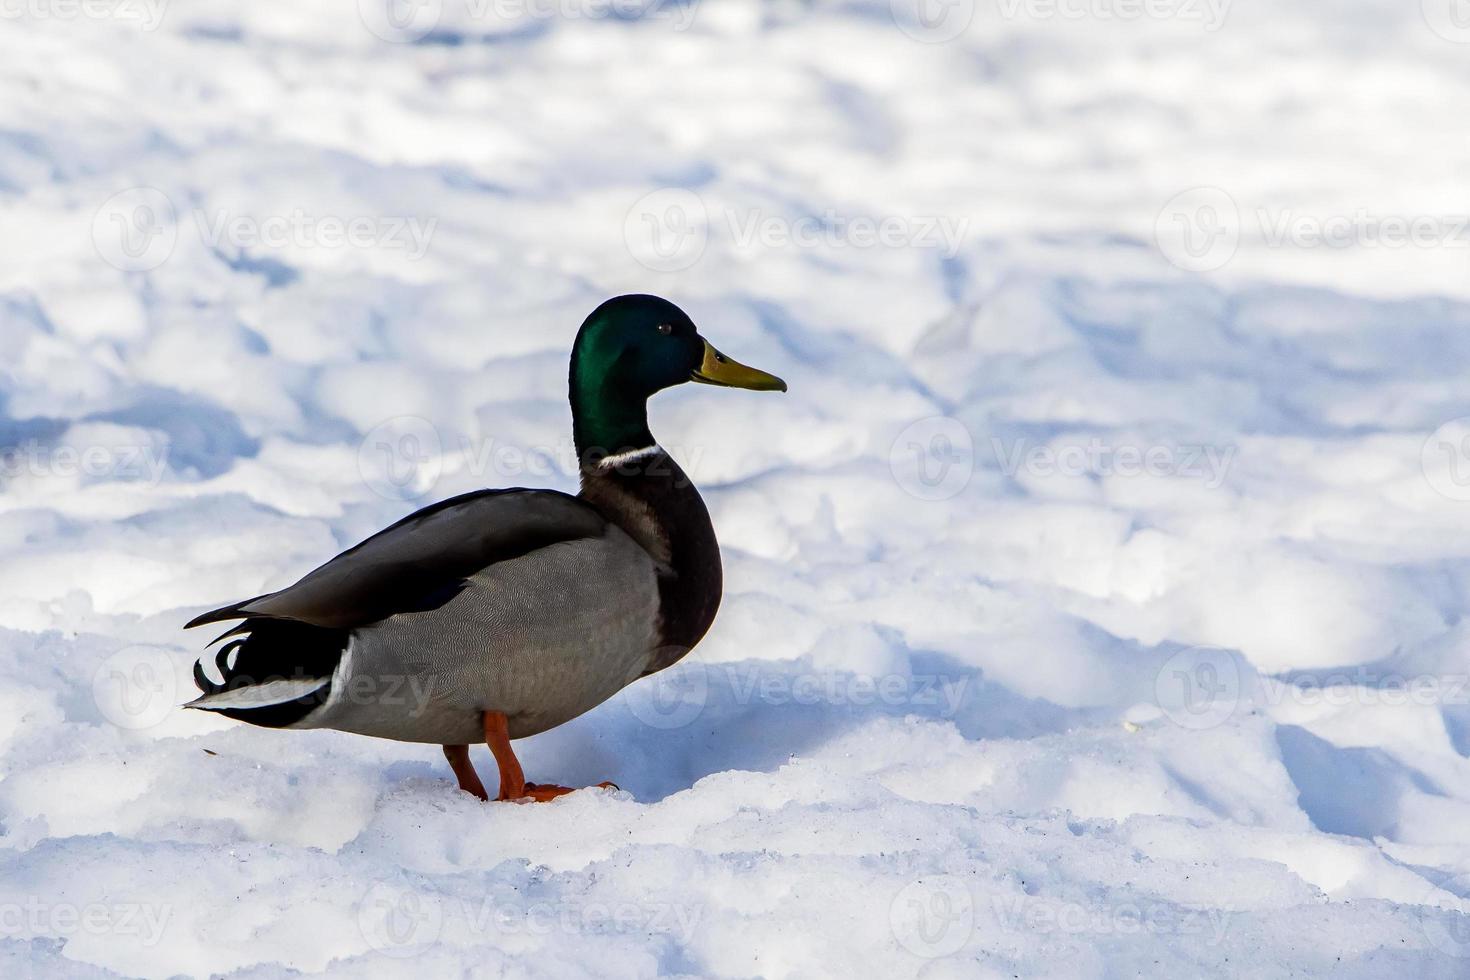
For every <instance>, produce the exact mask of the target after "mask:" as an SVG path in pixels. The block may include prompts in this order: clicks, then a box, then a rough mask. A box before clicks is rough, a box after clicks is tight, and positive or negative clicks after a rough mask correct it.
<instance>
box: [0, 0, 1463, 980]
mask: <svg viewBox="0 0 1470 980" xmlns="http://www.w3.org/2000/svg"><path fill="white" fill-rule="evenodd" d="M356 6H357V8H358V9H356V10H354V9H353V4H348V3H339V4H325V3H289V2H286V0H270V2H266V0H255V2H250V3H246V2H242V0H217V2H213V3H210V4H188V3H182V2H180V3H174V4H168V3H165V2H164V0H98V2H95V3H92V2H88V3H83V4H67V3H63V2H61V0H51V2H44V3H43V2H40V0H24V2H17V3H13V4H8V5H4V6H3V7H0V17H3V19H4V21H5V23H4V27H3V30H4V34H3V40H0V45H3V57H0V91H3V93H4V97H3V98H0V364H3V365H4V367H3V369H0V442H3V445H4V446H5V447H6V450H5V452H4V453H3V454H0V555H3V559H4V560H3V561H0V973H3V974H4V975H5V976H27V977H68V978H70V977H94V976H95V977H110V976H117V975H122V976H142V977H168V976H174V975H180V974H187V975H209V974H216V975H219V974H226V975H231V976H236V977H247V978H256V977H278V976H285V975H297V974H315V973H327V974H330V975H333V976H342V977H396V976H401V975H403V973H404V972H405V971H408V970H413V971H416V972H419V973H421V974H422V975H425V976H443V975H465V976H502V975H505V976H515V977H569V976H655V975H658V976H679V975H687V976H701V977H704V976H711V977H751V976H764V977H771V978H781V977H807V976H848V975H857V976H883V977H909V976H916V977H917V976H922V977H925V978H929V980H938V978H947V977H966V978H975V977H1013V976H1024V977H1048V978H1050V977H1054V978H1094V977H1096V978H1105V977H1106V978H1111V977H1123V976H1169V977H1186V976H1188V977H1195V976H1199V977H1231V976H1252V977H1256V976H1259V977H1286V976H1327V975H1331V976H1335V977H1354V978H1399V977H1405V976H1416V977H1426V978H1434V977H1445V978H1449V977H1463V976H1466V975H1470V918H1467V915H1470V838H1467V837H1466V833H1465V827H1466V826H1467V825H1470V789H1467V786H1470V631H1467V628H1466V626H1465V625H1464V624H1463V623H1462V621H1461V619H1462V611H1463V610H1464V609H1465V608H1466V607H1467V604H1470V521H1467V520H1466V515H1467V513H1470V512H1467V509H1466V508H1467V505H1470V448H1467V447H1470V389H1467V387H1466V382H1465V379H1466V377H1467V376H1470V375H1467V372H1470V276H1467V275H1466V269H1467V266H1466V262H1467V254H1470V232H1467V231H1466V228H1467V222H1466V220H1465V218H1464V217H1463V215H1464V214H1465V198H1464V195H1463V184H1464V175H1465V173H1466V171H1467V168H1470V144H1467V143H1466V141H1465V139H1464V127H1463V124H1462V122H1461V119H1462V116H1463V113H1462V112H1461V111H1459V107H1460V106H1463V104H1464V103H1465V100H1466V98H1467V97H1470V67H1467V66H1470V61H1467V60H1466V54H1467V50H1470V49H1467V47H1466V42H1470V31H1467V30H1466V29H1465V28H1464V25H1463V23H1462V21H1461V20H1457V19H1455V18H1454V17H1453V16H1451V13H1452V12H1447V10H1446V9H1444V8H1446V7H1448V6H1452V5H1450V4H1449V0H1444V2H1440V0H1424V2H1423V3H1422V4H1414V3H1409V4H1405V3H1403V2H1402V0H1356V2H1352V3H1346V4H1339V5H1337V6H1336V7H1334V8H1333V10H1332V12H1331V13H1330V14H1329V13H1327V12H1325V11H1323V10H1322V9H1321V7H1320V5H1318V4H1312V3H1309V2H1307V0H1277V2H1274V3H1265V2H1262V0H1239V2H1235V3H1229V2H1218V0H1217V2H1205V0H1198V2H1195V0H1151V2H1150V3H1148V4H1134V3H1129V2H1127V0H1062V2H1059V3H1047V2H1042V0H996V2H995V3H989V2H976V3H970V2H968V0H962V2H960V3H956V4H949V5H945V6H936V7H934V8H933V9H928V8H924V10H923V11H921V10H920V9H919V8H917V7H915V6H914V4H912V3H909V2H908V0H893V3H892V4H890V3H888V2H887V0H844V2H835V0H817V2H814V3H810V4H796V3H789V2H782V0H766V2H757V0H702V2H690V3H672V2H669V3H661V4H655V3H651V2H644V3H616V4H615V3H611V2H607V3H599V2H596V0H556V2H540V3H533V2H525V3H521V2H513V0H502V2H498V3H489V2H488V0H442V2H439V0H430V2H427V3H423V4H418V5H401V6H395V7H393V8H391V9H389V8H387V7H383V6H379V5H377V4H376V0H362V2H361V3H358V4H357V5H356ZM925 11H927V14H926V16H923V17H921V16H918V14H919V13H923V12H925ZM389 14H392V15H393V16H392V18H390V17H389ZM956 18H959V19H958V20H956ZM385 37H386V38H387V39H386V40H385V39H384V38H385ZM629 291H647V292H655V293H659V294H662V295H666V296H668V297H669V298H671V299H673V300H675V301H676V302H678V303H679V304H680V305H681V306H683V307H684V308H685V309H686V310H687V311H688V312H689V313H690V314H691V315H692V316H693V317H694V319H695V321H696V322H697V323H699V324H700V325H701V329H702V330H703V332H704V333H705V334H706V336H708V337H709V338H710V339H711V340H712V341H713V342H714V343H716V344H717V345H718V346H719V347H720V348H721V349H722V350H724V351H726V352H727V353H729V354H730V355H732V356H734V357H736V358H738V359H740V360H741V361H743V362H746V363H749V364H752V365H756V366H759V367H762V368H765V369H768V370H771V371H773V372H775V373H777V374H779V375H781V376H782V377H784V378H785V379H786V380H787V381H788V382H789V383H790V386H791V391H790V394H789V395H769V394H761V395H758V394H753V393H744V392H726V391H717V390H712V389H707V388H701V389H698V390H692V389H693V387H694V386H690V388H691V390H677V391H673V392H670V393H667V394H665V395H662V396H660V397H659V398H658V399H657V400H656V401H655V402H654V405H653V419H652V421H653V429H654V431H655V432H656V433H657V434H658V435H659V436H660V439H661V441H662V443H663V445H665V446H666V447H668V448H669V450H670V451H671V452H672V453H674V454H675V455H676V456H677V457H678V458H679V459H680V460H681V461H683V462H684V463H685V465H686V468H687V469H688V470H689V471H690V473H691V475H692V476H693V477H694V479H695V480H696V482H697V483H698V484H699V485H700V487H701V489H702V490H703V492H704V494H705V497H706V499H707V501H708V503H709V505H710V508H711V511H712V514H713V516H714V520H715V524H716V527H717V529H718V531H719V534H720V537H721V541H722V544H723V548H724V553H725V558H726V578H727V592H726V597H725V604H724V606H723V608H722V611H721V614H720V617H719V619H718V620H717V622H716V625H715V628H714V630H713V632H712V633H711V635H710V636H709V638H708V639H707V640H706V641H705V642H704V643H703V644H702V645H701V646H700V647H699V648H698V650H697V651H696V652H695V654H694V655H692V656H691V657H690V658H689V660H687V661H686V662H685V663H683V664H681V665H679V666H678V667H676V668H674V669H672V670H670V671H667V672H665V673H664V674H661V675H659V676H658V677H656V678H654V679H651V680H648V681H644V682H641V683H640V684H638V685H635V686H634V687H633V688H630V689H629V690H628V691H626V692H624V693H623V694H622V695H619V696H618V697H617V698H615V699H613V700H612V701H610V702H609V703H607V704H605V705H603V706H602V707H601V708H599V709H597V710H596V711H593V712H591V713H589V714H587V715H585V716H584V717H582V718H579V719H577V720H576V721H574V722H572V723H570V724H568V725H566V726H563V727H562V728H559V729H556V730H554V731H551V732H548V733H545V734H543V735H540V736H537V737H535V738H533V739H529V740H525V741H523V742H522V743H520V744H519V746H518V749H519V751H520V753H521V756H522V760H523V762H524V764H525V768H526V771H527V773H528V775H529V777H530V778H532V779H534V780H541V781H548V782H549V781H556V782H562V783H566V784H570V785H582V784H592V783H596V782H598V781H601V780H604V779H607V780H612V781H614V782H616V783H617V784H618V785H619V786H620V787H621V791H619V792H609V791H589V792H583V793H577V794H573V795H572V796H569V797H566V798H564V799H561V800H559V801H556V802H554V803H551V804H547V805H542V806H534V807H532V806H514V805H484V804H481V803H479V802H477V801H476V800H474V799H472V798H471V797H469V796H468V795H466V794H463V793H461V792H459V791H458V790H457V789H456V788H455V787H454V784H453V782H452V780H451V778H450V774H449V772H448V767H447V765H446V764H445V762H444V760H443V758H442V756H441V754H440V752H439V750H438V749H437V748H436V747H433V746H419V745H405V744H397V743H390V742H379V741H374V740H370V739H365V738H360V737H356V736H350V735H344V734H337V733H329V732H305V733H290V732H285V733H283V732H274V731H268V730H261V729H255V728H251V727H249V726H243V725H238V724H235V723H233V722H229V721H227V720H224V719H221V718H217V717H211V716H206V715H204V714H202V713H195V712H183V711H179V710H177V707H176V706H177V705H178V704H179V703H181V702H182V701H184V700H186V699H187V698H188V697H190V696H191V692H192V685H191V683H190V680H189V670H190V668H191V666H192V662H193V658H194V657H195V656H197V654H198V651H199V648H200V645H201V644H202V642H203V641H204V640H205V639H207V637H202V636H200V637H196V636H193V635H186V634H184V633H182V632H181V631H180V626H181V624H182V623H183V622H184V621H186V620H187V619H188V618H189V617H190V616H191V615H193V614H194V613H196V612H198V611H199V610H201V609H202V608H205V607H208V606H211V605H214V604H219V603H222V602H225V601H228V600H232V599H238V598H241V597H244V596H247V595H252V594H256V593H259V592H263V591H266V590H269V589H273V588H277V587H281V586H284V585H286V584H289V583H290V582H292V581H294V579H295V578H296V577H298V576H299V575H300V574H302V573H303V572H305V571H306V570H308V569H309V568H311V567H314V566H315V565H316V564H317V563H318V562H320V561H321V560H323V559H324V558H326V557H328V556H330V555H331V554H333V553H335V552H336V551H337V550H339V549H341V548H344V547H347V546H350V545H351V544H353V543H355V542H356V541H358V540H360V539H361V538H362V537H364V536H365V535H367V534H369V533H371V532H373V531H375V530H377V529H378V528H380V527H382V526H384V525H385V524H387V523H389V522H391V521H392V520H395V519H396V518H398V517H400V516H402V515H403V514H405V513H407V512H408V511H410V510H411V509H413V508H414V507H416V506H420V505H422V504H424V503H427V502H430V501H432V500H437V499H441V498H443V497H446V496H449V495H451V494H454V493H458V492H461V491H464V490H468V489H472V488H475V487H479V486H485V485H491V486H500V485H529V486H547V487H558V488H563V489H567V488H570V487H572V486H573V485H574V481H575V477H574V467H573V466H572V463H571V461H570V458H569V454H570V419H569V415H568V411H567V408H566V405H565V399H564V394H563V393H564V386H565V372H566V354H567V350H568V347H569V344H570V341H571V338H572V336H573V334H574V332H575V330H576V327H577V325H578V324H579V323H580V321H581V319H582V318H583V317H584V316H585V315H586V313H587V312H588V311H589V310H591V309H592V308H593V306H595V305H596V304H597V303H598V302H600V301H601V300H602V299H604V298H606V297H607V296H609V295H614V294H617V293H621V292H629ZM475 759H476V763H477V765H478V766H479V767H480V770H481V772H482V774H484V775H487V776H492V777H493V772H494V770H493V765H492V762H491V760H490V758H489V756H488V753H487V752H486V751H485V750H483V749H477V750H476V754H475Z"/></svg>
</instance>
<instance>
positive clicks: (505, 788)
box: [444, 711, 618, 803]
mask: <svg viewBox="0 0 1470 980" xmlns="http://www.w3.org/2000/svg"><path fill="white" fill-rule="evenodd" d="M485 744H486V745H488V746H489V747H490V751H491V753H493V754H494V756H495V763H496V765H498V766H499V767H500V792H499V794H497V795H496V797H495V799H497V800H501V801H505V800H516V801H531V802H534V803H545V802H546V801H547V800H554V799H556V798H557V797H558V796H565V795H566V794H568V793H573V792H576V788H575V787H571V786H554V785H552V784H550V783H528V782H526V775H525V773H524V772H522V771H521V763H520V760H519V759H517V758H516V754H515V752H514V751H513V750H512V749H511V747H510V723H509V722H508V721H507V720H506V717H505V713H504V712H502V711H487V712H485ZM444 751H445V753H446V754H447V753H448V751H449V747H448V746H446V747H445V749H444ZM450 764H451V765H453V760H452V759H451V760H450ZM457 772H458V770H456V773H457ZM597 785H598V786H599V787H601V788H603V789H617V788H618V787H617V786H615V785H613V784H612V783H598V784H597ZM460 786H464V783H463V781H461V782H460ZM480 798H481V799H485V798H486V797H483V796H482V797H480Z"/></svg>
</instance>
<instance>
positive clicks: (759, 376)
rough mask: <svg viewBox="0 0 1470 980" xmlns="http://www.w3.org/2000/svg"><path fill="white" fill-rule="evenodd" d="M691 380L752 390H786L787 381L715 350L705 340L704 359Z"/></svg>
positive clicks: (691, 376)
mask: <svg viewBox="0 0 1470 980" xmlns="http://www.w3.org/2000/svg"><path fill="white" fill-rule="evenodd" d="M689 380H691V381H698V382H699V383H700V384H706V385H720V386H721V387H723V388H749V389H750V390H752V391H785V390H786V382H784V381H782V380H781V379H780V378H778V377H776V376H775V375H774V374H767V373H766V372H764V371H760V370H757V369H755V368H753V367H746V366H745V365H744V364H741V363H740V362H739V361H736V360H732V359H731V358H728V357H726V356H725V355H724V354H721V353H720V352H719V351H717V350H715V349H714V347H713V346H711V345H710V342H709V341H708V340H706V341H705V342H704V361H703V363H701V364H700V365H699V367H697V368H695V370H694V373H693V374H691V375H690V376H689Z"/></svg>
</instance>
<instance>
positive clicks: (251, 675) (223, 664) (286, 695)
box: [185, 617, 351, 728]
mask: <svg viewBox="0 0 1470 980" xmlns="http://www.w3.org/2000/svg"><path fill="white" fill-rule="evenodd" d="M226 639H228V640H229V642H228V643H226V644H225V645H224V646H222V647H220V649H219V652H217V653H216V654H215V656H214V667H215V670H216V671H218V673H219V675H220V680H218V681H215V680H212V679H211V678H210V676H209V674H208V673H207V672H206V671H205V669H204V659H205V658H200V659H199V660H198V661H196V662H195V664H194V684H195V686H196V687H198V688H199V690H200V691H201V692H202V696H201V697H199V698H198V699H196V700H194V701H190V702H189V703H188V704H187V705H185V707H186V708H199V709H201V710H204V711H215V712H218V713H219V714H222V715H224V716H226V717H228V718H235V719H237V720H239V721H246V722H249V723H250V724H252V725H261V726H263V727H266V728H285V727H287V726H288V725H293V724H295V723H296V722H299V721H301V720H302V719H303V718H305V717H306V716H307V715H309V714H311V712H313V711H315V710H316V709H317V708H319V707H321V706H322V705H323V704H325V703H326V701H327V697H328V696H329V695H330V694H331V692H332V673H333V671H335V670H336V669H337V665H338V664H339V663H340V662H341V660H342V654H343V653H344V652H345V651H346V650H347V645H348V643H349V642H350V640H351V633H350V632H349V631H348V630H341V629H328V628H326V627H322V626H311V625H308V624H306V623H297V622H293V621H290V620H284V619H265V618H262V617H254V618H251V619H247V620H245V622H243V623H241V624H240V625H239V626H236V627H235V628H234V629H232V630H230V631H228V632H227V633H225V634H224V635H223V636H220V637H219V638H218V639H216V640H215V641H214V642H216V643H218V642H219V641H220V640H226Z"/></svg>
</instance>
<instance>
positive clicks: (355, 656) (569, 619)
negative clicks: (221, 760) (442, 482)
mask: <svg viewBox="0 0 1470 980" xmlns="http://www.w3.org/2000/svg"><path fill="white" fill-rule="evenodd" d="M686 381H696V382H700V383H702V384H711V385H721V386H724V387H727V388H749V389H753V390H757V391H785V390H786V383H785V382H784V381H782V380H781V379H780V378H777V377H775V376H774V375H770V374H767V373H765V372H764V371H758V370H756V369H755V368H750V367H746V366H745V365H743V364H739V363H737V362H736V361H733V360H731V359H730V358H728V357H726V356H725V355H724V354H721V353H720V352H719V351H717V350H716V349H715V348H714V347H712V346H711V345H710V344H709V342H708V341H706V340H705V339H704V338H703V337H701V336H700V335H699V331H698V329H697V328H696V327H695V326H694V323H693V322H692V321H691V320H690V319H689V317H688V316H687V315H685V313H684V311H683V310H681V309H679V308H678V307H677V306H675V305H674V304H673V303H670V302H669V301H667V300H664V299H660V298H658V297H656V296H642V295H635V296H619V297H617V298H615V299H610V300H608V301H607V302H605V303H603V304H602V305H601V306H599V307H598V308H597V309H595V310H593V311H592V314H591V315H590V316H588V317H587V319H586V321H585V322H583V324H582V327H581V329H580V330H579V331H578V333H577V339H576V342H575V343H574V344H573V346H572V357H571V371H570V398H571V407H572V434H573V440H574V442H575V445H576V450H577V456H578V460H579V465H580V470H581V490H580V492H578V493H577V494H576V495H572V494H567V493H562V492H559V491H556V490H527V489H524V488H516V489H508V490H479V491H475V492H473V493H467V494H463V495H461V496H458V497H453V498H450V499H448V500H444V501H441V502H439V503H436V504H432V505H430V506H428V507H425V508H424V509H423V510H420V511H418V512H417V513H414V514H410V515H409V516H408V517H405V518H404V519H403V520H401V521H399V522H398V523H396V524H394V525H392V526H391V527H388V528H387V529H385V530H383V531H380V532H379V533H377V534H375V535H373V536H372V537H370V538H368V539H367V540H366V541H363V542H362V543H361V544H359V545H357V546H356V547H354V548H350V549H348V550H347V551H344V552H343V553H342V554H340V555H338V556H337V557H336V558H333V559H332V560H331V561H329V562H327V563H326V564H325V565H322V566H321V567H320V568H317V569H316V570H315V571H312V572H310V573H308V574H307V575H306V576H305V577H304V578H302V579H301V580H300V581H299V582H297V583H296V584H295V585H292V586H290V587H289V588H286V589H282V590H281V591H279V592H272V593H270V594H268V595H263V596H257V597H256V598H254V599H247V600H245V601H244V602H237V603H234V604H232V605H228V606H223V607H221V608H219V609H215V610H212V611H211V612H207V613H204V614H203V615H201V616H198V617H196V618H195V619H194V620H192V621H191V622H190V623H189V624H188V626H187V627H186V628H192V627H196V626H202V625H204V624H206V623H220V622H226V621H230V620H242V622H240V623H239V625H237V626H235V627H234V628H233V629H231V630H229V631H228V632H226V633H225V634H224V635H223V636H221V637H219V638H218V639H216V640H215V641H214V642H216V643H218V642H221V641H224V640H228V641H229V642H228V643H226V644H225V645H224V646H223V647H221V648H220V650H219V652H218V653H217V654H216V655H215V656H214V658H213V659H214V665H215V668H216V671H217V673H218V674H219V676H220V679H219V680H217V681H216V680H214V679H212V678H211V677H210V676H209V674H208V673H207V672H206V670H205V667H204V662H205V660H204V659H203V658H202V659H200V660H199V661H198V662H196V663H195V665H194V679H195V683H196V684H197V685H198V687H199V689H200V691H202V692H203V693H202V696H201V697H199V698H198V699H197V700H195V701H191V702H190V703H189V704H188V705H186V707H190V708H198V709H202V710H205V711H214V712H218V713H219V714H222V715H225V716H227V717H230V718H235V719H238V720H240V721H245V722H249V723H251V724H254V725H262V726H265V727H267V728H291V729H309V728H329V729H335V730H337V731H344V732H356V733H358V734H362V735H373V736H377V737H379V738H389V739H396V740H398V741H404V742H427V743H433V744H438V745H442V746H443V747H444V755H445V757H446V758H447V759H448V761H449V765H450V768H451V769H452V770H453V772H454V775H455V777H456V778H457V779H458V781H459V786H460V788H461V789H463V790H465V791H466V792H468V793H473V794H474V795H475V796H478V797H479V798H480V799H482V800H487V799H489V794H488V793H487V792H486V790H485V787H484V784H483V783H482V782H481V781H480V778H479V776H478V774H477V773H476V772H475V768H474V765H473V764H472V763H471V761H470V755H469V746H470V745H471V744H473V743H476V742H478V741H480V740H482V739H483V740H484V741H485V743H486V744H487V745H488V746H489V748H490V751H491V753H492V754H493V755H494V757H495V761H496V763H497V765H498V766H499V770H500V789H499V792H498V794H497V795H496V799H497V800H525V799H531V800H538V801H540V800H549V799H553V798H555V797H557V796H560V795H562V794H564V793H569V792H571V789H569V788H568V787H565V786H552V785H537V784H535V783H528V782H526V780H525V776H524V775H523V773H522V770H521V766H520V763H519V762H518V761H517V760H516V756H515V753H514V751H512V749H511V740H512V739H517V738H525V737H527V736H529V735H535V734H537V733H539V732H544V731H546V730H548V729H551V728H555V727H556V726H558V725H561V724H563V723H565V722H567V721H570V720H571V719H573V718H576V717H577V716H578V715H581V714H582V713H584V712H586V711H589V710H591V709H592V708H594V707H596V706H597V705H599V704H601V703H602V702H603V701H606V700H607V699H608V698H610V697H612V696H613V695H614V694H616V693H617V692H618V691H620V690H622V689H623V688H624V687H626V686H627V685H629V684H631V683H633V682H634V681H636V680H638V679H639V678H640V677H646V676H648V675H649V674H652V673H655V672H657V671H660V670H663V669H664V668H666V667H669V666H670V665H672V664H674V663H675V662H677V661H678V660H679V659H680V658H682V657H683V656H684V655H685V654H687V653H688V652H689V651H690V650H691V649H692V648H693V647H694V645H695V644H697V643H698V642H699V641H700V639H701V638H703V637H704V635H705V633H706V631H708V629H709V628H710V624H711V622H713V620H714V617H715V611H716V610H717V609H718V608H719V605H720V596H721V592H722V588H723V585H722V583H723V577H722V571H721V567H720V550H719V545H718V543H717V542H716V541H715V532H714V528H713V527H712V526H711V524H710V518H709V511H708V510H706V509H705V505H704V501H703V500H702V499H701V498H700V496H699V491H698V490H696V489H695V488H694V485H693V484H692V483H691V482H690V480H689V478H688V477H687V476H685V475H684V472H683V470H681V469H680V468H679V465H678V464H677V463H675V462H674V460H673V459H672V458H670V457H669V455H668V454H667V453H666V452H664V450H663V449H661V448H660V447H659V445H658V444H657V443H656V442H655V441H654V438H653V435H652V434H651V433H650V432H649V431H648V413H647V401H648V399H649V397H650V396H652V395H653V394H655V393H656V392H658V391H661V390H663V389H665V388H669V387H671V386H673V385H677V384H683V383H684V382H686ZM600 785H611V784H600Z"/></svg>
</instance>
